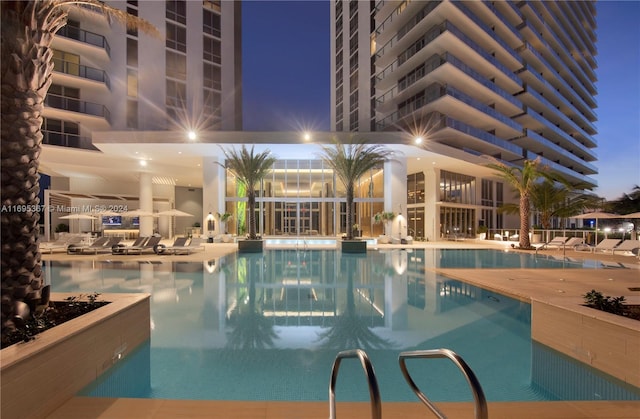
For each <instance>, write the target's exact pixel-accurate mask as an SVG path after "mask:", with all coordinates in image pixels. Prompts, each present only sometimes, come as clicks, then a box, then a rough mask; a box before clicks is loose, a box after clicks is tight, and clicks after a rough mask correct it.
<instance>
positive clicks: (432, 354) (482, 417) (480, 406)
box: [329, 349, 489, 419]
mask: <svg viewBox="0 0 640 419" xmlns="http://www.w3.org/2000/svg"><path fill="white" fill-rule="evenodd" d="M344 358H359V359H360V363H361V364H362V368H363V369H364V371H365V374H366V375H367V381H368V383H369V397H370V400H371V418H372V419H381V418H382V402H381V400H380V390H379V387H378V381H377V379H376V374H375V371H374V370H373V365H372V364H371V361H370V360H369V357H368V355H367V354H366V352H364V351H363V350H361V349H354V350H349V351H342V352H339V353H338V355H337V356H336V359H335V360H334V361H333V368H332V369H331V381H330V383H329V419H336V398H335V387H336V380H337V378H338V370H339V368H340V362H341V361H342V359H344ZM411 358H448V359H450V360H451V361H452V362H453V363H454V364H455V365H456V366H457V367H458V369H460V371H461V372H462V374H463V375H464V377H465V379H466V380H467V383H469V386H470V387H471V392H472V393H473V398H474V401H475V415H474V416H475V418H476V419H487V418H488V417H489V411H488V409H487V401H486V399H485V397H484V392H483V391H482V386H481V385H480V382H479V381H478V378H477V377H476V375H475V374H474V373H473V371H472V370H471V368H470V367H469V365H467V363H466V362H465V361H464V360H463V359H462V357H461V356H460V355H458V354H456V353H455V352H453V351H452V350H450V349H430V350H421V351H406V352H401V353H400V355H399V357H398V362H399V363H400V370H401V371H402V375H403V376H404V379H405V380H406V381H407V383H408V384H409V387H411V390H413V392H414V393H415V394H416V396H418V398H419V399H420V401H421V402H422V403H423V404H425V405H426V406H427V407H428V408H429V409H430V410H431V412H433V413H434V414H435V415H436V416H437V417H438V418H439V419H446V416H445V415H444V414H443V413H442V412H440V410H439V409H438V408H437V407H436V406H435V405H434V404H433V403H432V402H431V400H429V399H428V398H427V396H425V395H424V393H423V392H422V391H421V390H420V388H418V386H417V385H416V383H415V382H414V381H413V378H411V374H409V370H408V369H407V365H406V360H407V359H411Z"/></svg>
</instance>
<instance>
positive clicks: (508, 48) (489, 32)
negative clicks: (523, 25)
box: [452, 1, 522, 63]
mask: <svg viewBox="0 0 640 419" xmlns="http://www.w3.org/2000/svg"><path fill="white" fill-rule="evenodd" d="M452 4H454V5H455V6H456V7H457V8H458V10H460V11H461V12H462V13H463V14H464V15H465V16H466V17H467V18H468V19H470V20H471V21H472V22H473V23H475V24H476V25H478V27H479V28H480V29H482V30H483V31H484V32H485V33H486V34H487V35H489V36H490V37H491V38H492V39H493V40H494V41H496V42H497V43H498V44H500V46H501V47H502V48H504V50H505V51H507V52H508V53H509V54H511V56H512V57H513V58H514V59H515V60H517V61H518V62H520V63H521V62H522V58H520V56H519V55H518V54H517V53H516V51H515V50H514V49H513V48H511V46H510V45H509V44H507V43H506V42H505V41H503V40H502V39H501V38H500V37H499V36H497V34H496V33H495V32H494V31H492V30H491V29H490V28H489V27H488V26H487V25H486V24H485V23H484V22H483V21H482V20H480V19H479V18H478V17H477V16H476V15H475V14H473V13H471V11H470V10H469V8H468V7H467V6H465V5H464V3H463V2H461V1H453V2H452Z"/></svg>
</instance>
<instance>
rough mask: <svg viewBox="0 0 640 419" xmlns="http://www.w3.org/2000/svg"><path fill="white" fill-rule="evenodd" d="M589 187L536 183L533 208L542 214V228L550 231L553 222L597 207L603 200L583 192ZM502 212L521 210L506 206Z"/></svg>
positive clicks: (516, 207)
mask: <svg viewBox="0 0 640 419" xmlns="http://www.w3.org/2000/svg"><path fill="white" fill-rule="evenodd" d="M586 187H587V185H574V186H572V185H570V184H568V183H566V182H561V183H560V184H557V183H556V182H553V181H551V180H548V179H545V180H544V181H543V182H538V183H536V184H535V185H534V186H533V188H532V190H531V206H532V208H533V209H535V210H536V211H538V213H539V214H540V223H541V224H542V228H544V229H550V228H551V220H552V219H553V218H554V217H555V218H568V217H571V216H574V215H577V214H581V213H582V212H583V211H584V210H585V209H587V208H593V207H597V206H598V205H599V204H600V202H601V201H602V198H600V197H599V196H597V195H593V194H589V193H584V192H582V190H583V189H585V188H586ZM499 211H500V212H504V213H507V214H517V213H518V212H519V211H520V209H519V206H518V205H516V204H505V205H504V206H502V207H500V209H499Z"/></svg>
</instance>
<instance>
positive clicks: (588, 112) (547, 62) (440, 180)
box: [331, 0, 597, 234]
mask: <svg viewBox="0 0 640 419" xmlns="http://www.w3.org/2000/svg"><path fill="white" fill-rule="evenodd" d="M595 13H596V11H595V5H594V2H592V1H575V2H565V1H560V2H540V1H521V2H513V1H496V2H493V1H450V0H433V1H410V0H404V1H385V0H381V1H375V2H374V1H370V2H364V1H332V2H331V22H332V23H331V35H332V44H331V52H332V56H331V64H332V72H331V89H332V93H331V101H332V112H331V123H332V128H333V129H334V130H336V131H360V132H366V131H402V132H405V133H408V134H409V135H411V136H413V137H416V138H418V137H419V138H421V139H422V140H423V142H422V145H421V147H422V148H424V149H426V150H435V149H438V151H437V152H438V153H440V154H445V155H449V156H451V157H455V158H456V159H459V160H460V163H461V164H460V168H459V169H455V170H451V168H447V169H446V170H445V169H438V168H436V169H435V170H433V168H432V167H427V166H425V163H424V162H425V161H427V160H426V159H422V162H423V163H422V164H420V163H417V164H415V163H411V162H409V163H408V164H407V167H408V179H409V180H408V185H415V184H416V182H422V183H423V184H424V183H425V182H426V184H427V186H426V190H427V191H429V190H432V191H434V192H436V191H438V190H439V193H435V195H436V197H435V202H434V201H432V202H431V203H429V197H428V196H427V200H426V201H424V200H422V201H416V202H413V203H412V202H411V194H410V193H409V202H408V203H407V204H408V205H409V207H410V208H411V207H412V204H415V205H413V206H414V207H416V208H420V209H422V208H425V209H426V211H427V212H429V211H435V212H436V213H439V214H440V217H439V218H440V230H441V231H440V233H441V234H443V233H444V232H445V231H444V230H447V231H448V230H449V227H447V226H450V227H451V228H453V226H460V227H461V228H462V229H463V231H464V229H467V228H469V224H468V221H464V222H461V220H470V219H471V220H472V219H477V220H479V222H480V223H485V224H486V225H488V226H489V227H498V228H499V227H502V225H501V224H502V220H501V216H500V215H499V214H497V213H496V212H495V211H494V209H495V208H496V207H497V206H499V205H501V202H502V200H503V199H504V198H503V195H504V194H505V193H506V191H503V188H504V185H502V184H501V183H499V182H495V178H494V179H493V180H491V179H488V178H484V177H481V176H482V175H479V173H480V172H477V171H474V170H473V168H472V167H471V170H469V169H470V168H469V166H466V168H465V166H464V165H463V163H462V162H465V161H466V162H476V164H478V161H482V157H484V156H490V158H495V159H497V160H499V161H501V162H504V163H506V164H514V165H518V164H521V163H522V161H523V160H525V159H536V158H539V159H540V161H541V163H542V164H544V165H547V166H548V167H550V168H551V169H552V170H553V171H555V172H557V173H559V174H561V175H562V176H564V177H565V178H566V179H568V180H569V181H571V182H574V183H576V184H577V183H585V184H587V185H590V186H596V182H595V180H594V179H593V178H592V177H591V176H592V175H594V174H596V173H597V169H596V167H595V166H594V164H593V162H594V161H595V160H596V155H595V153H594V149H595V147H596V141H595V140H594V138H593V136H594V135H595V134H596V129H595V126H594V122H595V121H596V114H595V112H594V109H595V107H596V101H595V99H594V96H595V95H596V88H595V85H594V84H595V81H596V75H595V71H594V70H595V68H596V61H595V55H596V48H595V41H596V36H595V27H596V22H595ZM478 157H481V159H480V160H479V159H478ZM485 161H486V160H485ZM409 189H411V188H409ZM421 190H422V191H423V192H424V190H425V188H424V187H423V188H422V189H421ZM409 192H410V191H409ZM472 207H475V208H476V209H478V210H479V211H480V213H478V214H474V213H473V209H472ZM409 218H410V219H411V210H410V214H409ZM414 218H415V217H414ZM420 222H422V221H420ZM472 227H474V226H472ZM456 228H457V227H456ZM428 229H429V228H428V227H427V230H428Z"/></svg>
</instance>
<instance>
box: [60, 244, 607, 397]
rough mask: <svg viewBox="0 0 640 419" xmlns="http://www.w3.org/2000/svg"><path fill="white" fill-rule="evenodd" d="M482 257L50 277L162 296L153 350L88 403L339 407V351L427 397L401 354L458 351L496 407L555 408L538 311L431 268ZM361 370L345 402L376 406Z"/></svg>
mask: <svg viewBox="0 0 640 419" xmlns="http://www.w3.org/2000/svg"><path fill="white" fill-rule="evenodd" d="M469 255H470V254H468V253H463V254H457V255H455V256H452V254H446V253H445V254H444V255H443V254H442V253H439V252H433V251H426V252H425V251H423V250H411V251H406V250H400V249H393V250H387V251H369V252H368V253H367V255H366V256H361V255H347V254H344V255H341V254H340V253H338V252H335V251H330V250H314V251H303V252H300V251H296V250H295V249H292V250H267V251H265V252H264V253H262V254H246V255H235V254H234V255H229V256H226V257H223V258H220V259H217V260H211V261H207V262H181V261H172V262H165V261H163V262H158V261H157V260H153V259H152V258H151V259H149V260H147V261H144V262H136V261H122V260H117V259H116V260H111V261H107V262H97V261H87V262H85V261H73V262H66V263H62V262H52V263H50V265H48V266H47V277H48V278H49V279H50V281H51V284H52V290H53V291H55V292H63V291H64V292H80V293H90V292H94V291H98V292H146V293H149V294H151V296H152V297H151V299H152V301H151V303H152V304H151V322H152V323H151V329H152V333H151V341H150V343H149V345H148V346H147V347H143V348H142V349H141V350H140V351H139V352H138V353H136V355H135V356H133V357H131V358H130V359H127V360H125V361H124V362H122V364H121V365H120V366H119V367H118V368H115V369H114V371H113V372H112V373H111V374H110V376H109V377H108V378H106V379H103V380H100V383H99V384H100V385H97V386H91V387H90V388H89V389H87V390H85V391H84V392H83V394H88V395H96V396H108V397H151V398H174V399H217V400H325V399H326V398H327V386H328V379H329V373H330V369H331V364H332V362H333V358H334V357H335V354H336V353H337V352H338V351H340V350H344V349H353V348H356V347H358V348H362V349H365V350H366V351H367V352H368V353H369V355H370V357H371V358H372V360H373V363H374V367H375V369H376V373H377V375H378V380H379V383H380V388H381V394H382V397H383V400H385V401H415V396H414V395H413V394H412V393H411V391H410V390H409V388H408V386H407V385H406V384H404V381H403V378H402V375H401V373H400V370H399V368H398V364H397V356H398V353H399V352H400V351H402V350H413V349H433V348H440V347H445V348H449V349H452V350H454V351H455V352H457V353H459V354H460V355H461V356H462V357H463V358H464V359H465V360H466V361H467V363H468V364H469V365H470V366H471V367H472V369H473V370H474V372H475V373H476V375H477V376H478V378H479V380H480V382H481V383H482V385H483V388H484V391H485V394H486V396H487V399H488V400H495V401H497V400H544V399H555V398H556V396H553V395H552V394H551V393H550V391H554V390H553V389H549V388H541V387H540V386H539V385H538V384H537V383H534V382H532V378H531V377H532V370H535V368H538V367H539V366H537V365H532V342H531V339H530V335H531V331H530V306H529V305H528V304H525V303H522V302H519V301H516V300H513V299H510V298H507V297H505V296H502V295H499V294H495V293H492V292H489V291H486V290H483V289H481V288H477V287H473V286H470V285H468V284H465V283H462V282H459V281H454V280H450V279H448V278H445V277H443V276H440V275H438V274H436V273H435V272H434V271H433V270H432V269H431V268H432V267H434V266H442V261H443V260H445V261H451V260H456V261H457V262H456V263H460V261H461V260H462V261H463V262H464V261H465V260H467V259H469V258H471V256H469ZM493 257H495V256H493ZM472 258H473V260H474V261H476V260H477V258H478V256H477V255H473V257H472ZM487 260H488V259H487ZM447 263H450V262H447ZM464 263H467V264H468V263H470V262H469V261H468V260H467V261H466V262H464ZM350 364H351V365H350ZM505 366H508V367H505ZM358 368H359V367H358V366H357V365H355V363H354V364H352V363H344V365H343V366H342V367H341V373H340V379H339V382H338V386H339V392H338V399H339V400H367V399H368V391H367V388H366V385H365V383H364V382H363V380H364V378H363V376H362V373H361V371H359V370H358ZM410 368H412V369H413V371H415V372H413V374H414V376H416V377H420V378H419V379H418V380H417V382H418V384H419V385H420V386H421V387H423V388H425V389H429V390H428V392H427V394H428V395H429V396H430V397H432V398H433V399H434V400H469V399H470V398H471V395H470V392H469V390H468V389H467V386H466V384H465V382H464V379H463V378H462V376H461V375H460V374H459V373H458V372H457V371H455V370H454V369H453V367H452V366H451V365H449V364H448V363H447V362H446V361H444V360H443V362H439V361H435V360H420V362H417V363H414V364H412V365H410ZM134 383H135V385H134ZM565 384H566V383H563V385H565ZM572 385H573V384H572ZM603 385H604V384H603ZM598 391H599V392H600V393H605V392H604V391H601V390H598Z"/></svg>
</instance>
